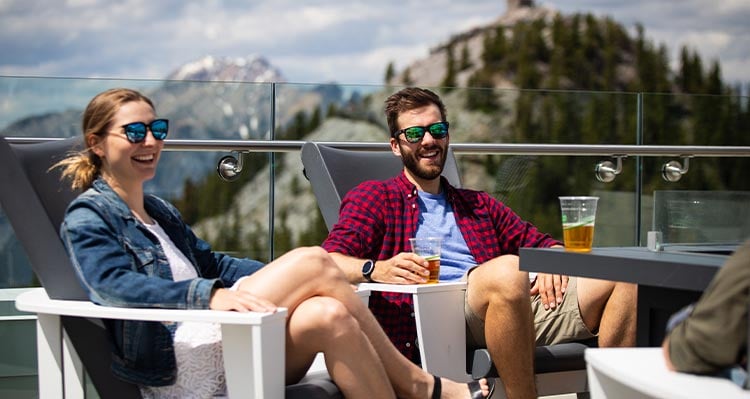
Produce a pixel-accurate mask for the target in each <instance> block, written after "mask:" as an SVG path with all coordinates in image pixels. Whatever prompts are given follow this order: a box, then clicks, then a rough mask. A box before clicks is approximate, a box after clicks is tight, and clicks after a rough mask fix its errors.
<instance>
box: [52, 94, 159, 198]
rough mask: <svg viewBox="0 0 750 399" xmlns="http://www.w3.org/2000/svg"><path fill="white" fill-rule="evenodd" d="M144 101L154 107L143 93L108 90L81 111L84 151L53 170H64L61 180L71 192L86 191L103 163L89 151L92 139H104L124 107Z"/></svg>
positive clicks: (63, 161) (99, 171)
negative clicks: (116, 115)
mask: <svg viewBox="0 0 750 399" xmlns="http://www.w3.org/2000/svg"><path fill="white" fill-rule="evenodd" d="M134 101H136V102H137V101H143V102H145V103H147V104H148V105H150V106H151V108H154V104H153V102H151V100H150V99H149V98H148V97H146V96H144V95H143V94H141V93H139V92H137V91H135V90H131V89H124V88H117V89H109V90H107V91H104V92H102V93H99V94H97V95H96V96H95V97H94V98H93V99H91V101H90V102H89V105H88V106H86V110H85V111H84V112H83V119H82V123H81V124H82V130H83V142H84V144H85V145H86V149H84V150H83V151H80V152H77V153H74V154H71V155H70V156H68V157H67V158H65V159H63V160H62V161H60V162H58V163H56V164H55V165H54V166H53V168H57V167H60V168H63V170H62V178H63V179H69V180H70V182H71V187H72V188H73V189H74V190H77V189H82V190H86V189H88V188H89V187H91V185H92V184H93V183H94V180H95V179H96V178H97V176H99V174H100V173H101V166H102V160H101V159H100V158H99V156H98V155H96V154H95V153H94V152H93V151H91V140H90V138H91V137H93V136H99V137H104V136H106V135H107V132H108V131H109V130H110V129H112V126H111V124H112V120H113V119H114V117H115V114H116V113H117V111H118V110H119V109H120V107H122V106H123V105H124V104H126V103H129V102H134Z"/></svg>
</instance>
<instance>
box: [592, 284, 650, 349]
mask: <svg viewBox="0 0 750 399" xmlns="http://www.w3.org/2000/svg"><path fill="white" fill-rule="evenodd" d="M636 293H637V286H636V285H635V284H628V283H619V282H613V281H606V280H596V279H587V278H578V306H579V308H580V309H581V317H582V318H583V322H584V323H585V324H586V327H588V328H589V330H591V331H595V330H597V329H598V330H599V346H601V347H613V346H635V330H636Z"/></svg>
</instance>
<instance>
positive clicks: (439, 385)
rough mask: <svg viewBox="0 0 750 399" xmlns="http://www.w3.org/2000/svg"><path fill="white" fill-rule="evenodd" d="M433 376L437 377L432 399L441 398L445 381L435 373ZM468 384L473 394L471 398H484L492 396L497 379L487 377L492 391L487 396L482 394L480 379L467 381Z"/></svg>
mask: <svg viewBox="0 0 750 399" xmlns="http://www.w3.org/2000/svg"><path fill="white" fill-rule="evenodd" d="M432 378H434V379H435V384H434V385H433V387H432V399H440V395H441V394H442V393H443V382H442V381H441V380H440V377H438V376H436V375H433V376H432ZM466 385H468V386H469V393H470V394H471V399H483V398H489V397H490V396H492V393H493V392H495V379H494V378H488V379H487V385H489V387H490V393H489V394H487V396H482V386H481V385H479V382H478V381H471V382H468V383H466Z"/></svg>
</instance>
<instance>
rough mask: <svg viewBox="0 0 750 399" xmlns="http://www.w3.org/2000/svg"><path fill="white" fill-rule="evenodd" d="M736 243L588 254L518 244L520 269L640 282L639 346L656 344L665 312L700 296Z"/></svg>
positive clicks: (614, 249) (617, 249) (604, 250)
mask: <svg viewBox="0 0 750 399" xmlns="http://www.w3.org/2000/svg"><path fill="white" fill-rule="evenodd" d="M736 248H737V245H706V246H673V247H668V248H667V249H666V250H662V251H658V252H654V251H650V250H649V249H647V248H645V247H603V248H594V249H593V250H592V251H591V252H590V253H576V252H568V251H565V250H564V249H562V248H521V250H520V268H521V270H525V271H529V272H541V273H553V274H564V275H568V276H578V277H590V278H598V279H604V280H613V281H624V282H629V283H636V284H638V311H637V312H638V327H637V337H636V344H637V346H659V345H661V342H662V340H663V339H664V328H665V326H666V324H667V320H668V319H669V316H671V315H672V314H673V313H674V312H676V311H677V310H679V309H681V308H682V307H683V306H685V305H687V304H690V303H692V302H695V301H696V300H698V298H699V297H700V295H701V294H702V292H703V290H705V289H706V287H707V286H708V284H709V283H710V282H711V279H712V278H713V276H714V275H715V274H716V272H717V271H718V270H719V268H720V267H721V266H722V265H723V264H724V262H725V261H726V259H727V258H728V257H729V255H730V254H731V253H732V252H733V251H734V249H736Z"/></svg>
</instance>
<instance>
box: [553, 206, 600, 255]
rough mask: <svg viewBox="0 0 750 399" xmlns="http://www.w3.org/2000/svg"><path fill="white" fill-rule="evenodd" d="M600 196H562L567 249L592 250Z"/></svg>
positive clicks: (564, 237)
mask: <svg viewBox="0 0 750 399" xmlns="http://www.w3.org/2000/svg"><path fill="white" fill-rule="evenodd" d="M598 200H599V197H560V210H561V211H562V227H563V243H565V250H566V251H573V252H591V247H592V245H593V243H594V221H595V220H596V202H597V201H598Z"/></svg>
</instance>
